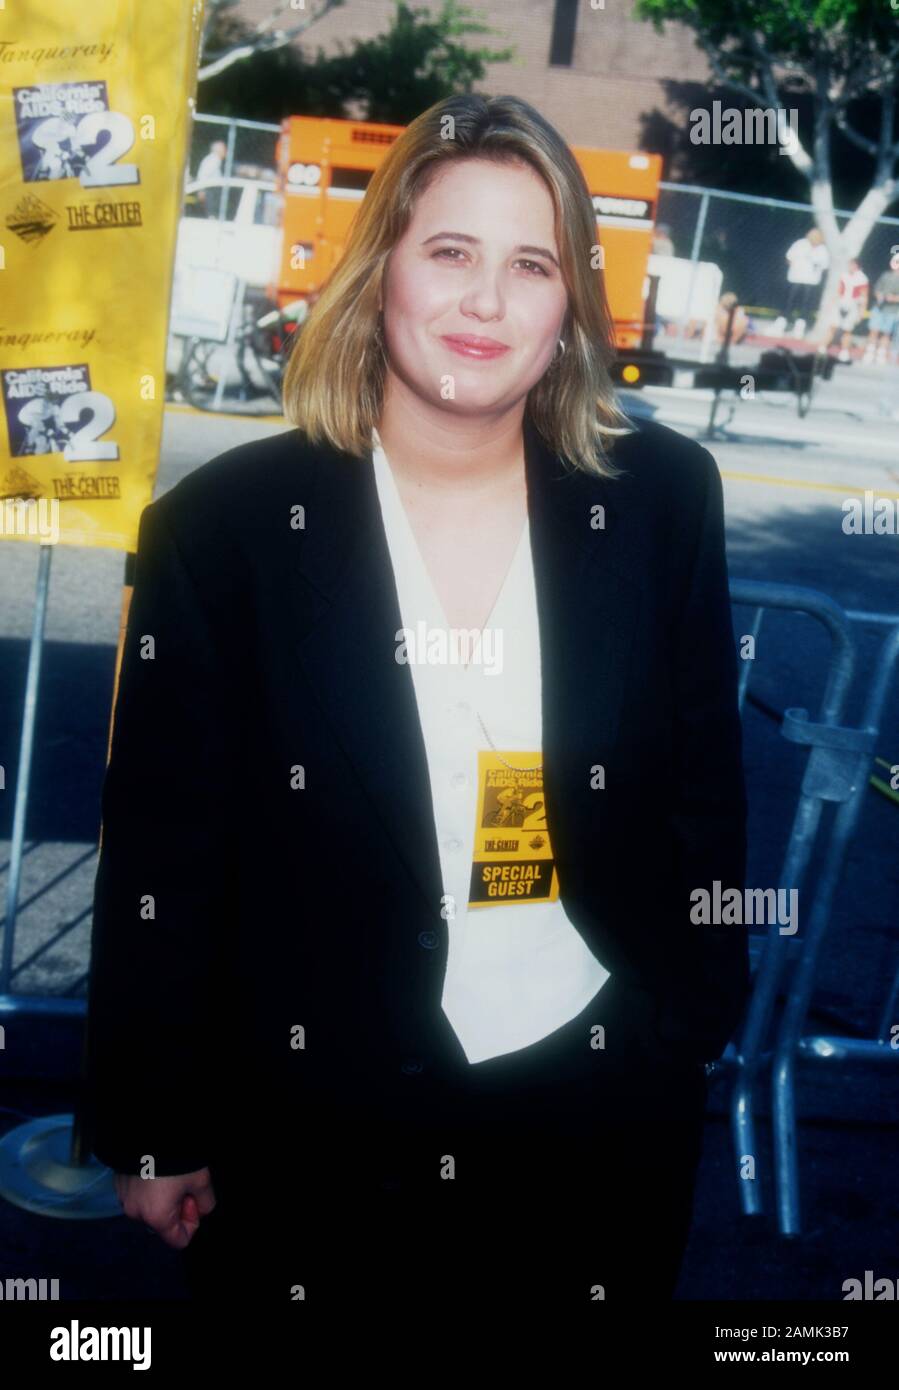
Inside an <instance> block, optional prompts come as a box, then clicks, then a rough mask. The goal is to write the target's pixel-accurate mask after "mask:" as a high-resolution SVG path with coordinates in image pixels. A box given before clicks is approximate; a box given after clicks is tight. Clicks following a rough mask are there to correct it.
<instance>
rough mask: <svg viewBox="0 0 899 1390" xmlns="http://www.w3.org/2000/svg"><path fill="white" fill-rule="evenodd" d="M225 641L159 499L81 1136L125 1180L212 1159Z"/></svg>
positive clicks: (94, 942)
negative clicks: (209, 1117)
mask: <svg viewBox="0 0 899 1390" xmlns="http://www.w3.org/2000/svg"><path fill="white" fill-rule="evenodd" d="M166 500H167V499H163V501H166ZM222 645H223V644H222V641H221V639H220V640H219V641H218V642H217V641H216V638H215V636H214V627H213V623H212V621H211V620H210V616H209V611H208V605H207V607H206V608H204V603H203V599H202V597H201V594H200V592H199V590H198V587H197V584H196V582H195V580H194V579H193V578H192V576H191V574H190V573H189V571H188V568H187V566H186V564H185V561H184V558H183V556H182V554H181V552H180V551H179V547H178V545H177V544H176V542H175V539H174V536H173V534H172V530H171V528H170V525H169V524H168V523H167V521H166V513H165V509H164V506H163V505H162V503H161V502H160V501H157V502H155V503H151V504H150V505H149V506H148V507H147V508H145V510H144V512H143V513H142V516H141V520H140V526H139V533H138V548H137V560H136V567H135V580H134V588H133V592H132V598H131V605H130V611H129V618H128V624H127V632H126V637H125V643H124V648H123V654H122V665H121V671H120V677H119V688H118V696H117V699H116V704H115V713H114V719H113V732H112V740H111V747H110V756H109V761H108V764H107V769H106V775H105V780H104V783H103V793H102V829H101V848H100V857H99V862H98V866H97V876H96V881H95V889H94V915H93V926H92V936H91V973H90V979H89V987H88V1019H87V1046H86V1069H85V1082H86V1085H85V1100H86V1117H87V1126H88V1140H89V1142H90V1143H91V1146H92V1149H93V1152H94V1153H95V1154H96V1156H97V1157H98V1158H99V1159H100V1160H101V1162H103V1163H106V1164H108V1165H109V1166H110V1167H112V1168H114V1169H115V1170H116V1171H117V1172H122V1173H137V1172H138V1171H139V1169H140V1168H141V1164H142V1160H143V1159H144V1157H145V1156H146V1155H152V1157H153V1159H154V1160H155V1172H156V1175H157V1176H167V1175H172V1174H175V1173H184V1172H192V1171H194V1170H195V1169H197V1168H202V1167H205V1166H206V1165H207V1160H208V1153H207V1135H206V1129H205V1110H206V1098H207V1092H208V1082H209V1078H210V1075H211V1072H210V1059H209V1057H208V1056H207V1053H208V1051H209V1049H210V1045H211V1044H210V1037H211V1033H212V1031H213V1028H214V1013H213V1004H214V1000H213V998H212V997H211V996H212V994H213V989H212V984H211V980H212V964H213V961H214V958H215V957H214V953H215V950H216V941H217V939H220V937H221V932H222V928H223V925H224V923H225V921H226V913H227V897H228V887H229V885H228V882H227V865H228V864H229V863H230V862H232V857H231V854H230V853H229V850H228V848H227V846H226V837H227V834H228V820H229V787H228V767H229V756H228V748H227V723H226V720H225V715H224V708H225V707H226V696H227V691H228V672H227V670H226V666H225V660H224V656H223V652H222ZM231 751H232V753H233V749H232V750H231ZM232 824H233V822H232Z"/></svg>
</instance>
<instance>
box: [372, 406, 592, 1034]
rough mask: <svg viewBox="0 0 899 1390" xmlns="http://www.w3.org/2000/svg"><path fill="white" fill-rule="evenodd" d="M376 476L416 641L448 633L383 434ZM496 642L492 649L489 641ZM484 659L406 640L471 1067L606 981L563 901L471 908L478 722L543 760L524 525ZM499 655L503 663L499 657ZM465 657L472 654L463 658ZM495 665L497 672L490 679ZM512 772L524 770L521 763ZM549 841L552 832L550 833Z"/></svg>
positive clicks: (451, 1007)
mask: <svg viewBox="0 0 899 1390" xmlns="http://www.w3.org/2000/svg"><path fill="white" fill-rule="evenodd" d="M373 451H374V469H375V479H376V482H377V489H378V497H379V500H380V504H381V515H382V518H383V522H384V530H385V533H386V536H387V543H388V546H389V549H390V558H391V561H392V564H393V572H394V577H395V580H396V587H397V595H398V598H399V604H400V612H401V615H402V624H403V627H404V628H405V629H406V630H407V632H410V633H412V634H416V633H419V634H420V633H421V632H422V627H421V626H419V625H422V624H423V625H424V629H425V630H426V631H435V630H438V629H439V630H442V631H443V632H444V633H445V632H447V631H448V624H447V621H446V617H445V615H444V613H443V609H442V605H441V603H440V600H439V599H438V597H437V594H436V591H435V589H434V586H433V583H432V582H431V578H430V575H429V574H428V571H427V569H426V567H425V563H424V560H423V559H422V555H421V551H420V549H419V546H418V542H417V540H416V538H415V533H414V532H413V530H412V526H411V523H410V521H409V518H408V516H407V514H406V509H405V507H404V505H403V502H402V499H401V498H400V495H399V491H398V489H397V485H396V480H395V479H394V476H393V472H392V470H391V467H390V464H389V462H388V460H387V457H386V455H385V453H384V450H383V448H382V447H381V445H380V440H379V438H378V435H377V432H375V435H374V439H373ZM491 633H492V634H495V635H497V636H501V639H502V646H501V648H500V647H499V646H498V645H497V646H496V648H495V649H494V648H492V647H491V644H490V642H489V641H487V640H486V639H487V638H488V637H489V636H490V634H491ZM484 638H485V640H484V642H483V644H482V647H481V651H480V653H479V655H480V658H481V659H480V660H479V661H475V660H472V661H471V664H469V665H468V666H463V665H462V664H458V662H457V663H456V664H454V663H453V660H452V655H453V649H452V647H450V648H449V657H450V659H449V660H448V661H446V662H444V663H443V664H433V665H432V664H429V663H428V662H427V661H423V660H422V659H421V657H422V655H423V649H422V645H421V643H420V642H419V643H418V644H417V646H416V645H415V644H414V643H410V644H409V648H408V654H411V655H413V656H414V657H415V658H416V659H414V660H411V661H410V666H411V671H412V677H413V681H414V685H415V695H416V700H417V703H418V714H419V718H420V721H421V728H422V735H423V738H424V743H425V749H426V752H427V760H428V771H429V774H430V781H431V796H432V800H433V807H434V820H435V825H436V829H437V841H438V846H439V850H440V866H441V871H442V875H443V889H444V895H445V901H446V900H449V901H451V903H452V905H453V909H454V911H453V915H449V916H448V917H447V928H448V931H449V955H448V960H447V969H446V976H445V980H444V986H443V999H442V1004H443V1010H444V1013H445V1014H446V1016H447V1018H448V1020H449V1022H450V1024H451V1025H452V1027H453V1030H454V1031H455V1033H456V1035H457V1037H458V1038H459V1041H460V1043H461V1044H462V1047H463V1049H464V1051H465V1054H466V1056H467V1057H468V1060H469V1062H481V1061H485V1060H486V1059H487V1058H489V1057H496V1056H501V1055H502V1054H503V1053H506V1052H515V1051H517V1050H518V1049H519V1048H522V1047H526V1046H527V1045H528V1044H529V1043H533V1042H537V1041H538V1040H539V1039H540V1038H544V1037H546V1036H547V1034H549V1033H552V1032H553V1031H554V1030H555V1029H556V1028H560V1027H561V1026H562V1024H563V1023H567V1022H568V1021H569V1019H572V1018H574V1017H575V1015H576V1014H578V1013H580V1011H581V1010H582V1009H583V1008H585V1007H586V1005H587V1004H588V1003H589V1001H590V1000H591V999H592V998H593V996H594V995H595V994H596V993H597V992H598V991H599V990H600V989H601V988H602V986H603V985H604V984H605V982H606V980H607V979H609V977H610V976H609V971H608V970H606V968H605V967H604V966H603V965H602V964H601V963H600V962H599V961H598V960H597V959H596V957H595V956H594V955H593V954H592V952H591V951H590V950H589V949H588V947H587V945H586V943H585V942H584V940H583V938H582V937H581V935H580V933H579V932H577V931H576V930H575V928H574V926H572V924H571V922H570V921H569V919H568V917H567V915H566V913H565V910H564V908H563V906H562V903H561V900H560V899H557V900H556V901H554V902H511V901H510V902H508V903H503V904H497V905H490V906H478V907H476V908H473V909H472V910H471V911H469V910H468V897H469V885H470V879H471V865H472V856H473V849H474V832H475V816H476V813H477V792H478V788H477V769H478V750H479V749H489V747H490V745H489V742H488V740H487V739H486V738H485V737H484V733H483V730H482V728H481V724H480V722H479V720H478V715H479V714H480V717H481V720H483V723H484V725H485V727H486V729H487V732H488V733H489V735H490V738H491V739H492V741H493V744H494V746H495V748H496V749H498V750H499V751H500V752H501V753H502V754H503V756H504V757H506V758H508V752H507V750H516V749H517V750H522V751H524V752H534V751H536V752H537V753H538V756H537V758H535V759H534V760H533V762H534V763H539V762H540V761H541V759H542V753H541V746H542V727H541V680H540V634H539V626H538V619H537V597H536V592H535V587H534V570H533V562H532V558H531V537H530V527H529V525H528V524H527V521H525V524H524V526H523V527H522V533H521V538H520V540H519V542H518V546H517V549H516V551H515V556H514V559H513V560H512V563H511V566H510V568H509V571H508V573H507V574H506V577H505V580H504V582H503V587H502V589H501V591H500V594H499V596H498V598H497V600H496V603H495V604H494V607H493V610H492V612H491V614H490V616H489V618H488V620H487V623H486V624H485V628H484ZM500 654H501V662H500V661H499V660H498V659H497V658H498V657H499V656H500ZM462 660H465V655H464V654H463V655H462ZM491 664H492V665H493V666H494V667H495V668H497V670H496V671H494V672H493V673H491V669H490V668H491ZM510 761H513V765H514V766H516V767H517V766H527V765H530V764H531V760H530V759H528V758H525V759H524V760H523V761H522V762H521V763H518V762H514V760H513V759H510ZM547 829H548V832H549V837H550V841H551V840H552V833H553V827H552V824H551V823H549V824H548V826H547Z"/></svg>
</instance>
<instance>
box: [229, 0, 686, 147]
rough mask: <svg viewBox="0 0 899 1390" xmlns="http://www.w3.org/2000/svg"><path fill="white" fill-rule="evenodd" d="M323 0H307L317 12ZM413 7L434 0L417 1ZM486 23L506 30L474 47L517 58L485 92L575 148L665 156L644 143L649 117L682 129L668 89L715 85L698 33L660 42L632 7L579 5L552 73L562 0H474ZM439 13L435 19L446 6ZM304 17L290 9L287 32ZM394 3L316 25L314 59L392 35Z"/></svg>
mask: <svg viewBox="0 0 899 1390" xmlns="http://www.w3.org/2000/svg"><path fill="white" fill-rule="evenodd" d="M314 3H315V0H308V7H309V9H310V10H311V9H312V7H313V5H314ZM410 3H411V4H412V6H413V8H418V7H419V6H422V7H427V0H410ZM469 3H470V4H471V8H473V9H475V10H476V11H477V13H478V16H479V17H482V18H483V20H484V22H485V23H487V24H490V25H491V26H492V27H493V28H495V29H497V30H499V31H500V32H499V33H497V34H494V35H483V36H473V38H472V40H471V42H472V43H473V44H474V45H475V46H478V45H481V44H483V46H484V47H488V48H492V47H495V48H501V47H508V46H514V48H515V49H516V57H515V58H514V59H513V60H512V61H511V62H508V63H496V64H493V65H491V66H490V67H489V68H488V69H487V74H486V76H485V78H484V80H483V82H481V83H480V84H479V90H480V91H483V92H486V93H490V94H497V93H509V94H511V95H515V96H521V97H524V98H525V99H526V100H528V101H530V102H532V103H533V104H534V105H535V106H536V107H537V108H538V110H539V111H541V112H542V113H543V115H544V116H546V117H547V119H548V120H550V121H552V123H553V124H554V125H555V126H557V127H558V129H559V130H560V131H561V133H562V134H563V135H564V137H565V138H566V140H568V142H569V143H570V144H573V145H597V146H602V147H605V148H607V149H640V148H658V147H659V142H658V141H656V142H655V144H654V143H653V141H652V139H650V140H649V141H648V142H647V141H644V139H643V125H642V121H641V117H646V116H649V115H650V114H652V113H653V112H657V113H661V115H662V116H664V117H667V118H668V119H669V120H673V121H676V122H677V124H678V125H679V126H683V125H684V124H685V122H686V116H685V114H684V112H683V111H679V110H678V109H677V108H676V107H674V106H672V105H670V104H669V102H668V99H667V97H666V94H665V89H664V86H663V83H664V81H665V80H666V79H670V80H673V81H676V82H678V83H691V82H692V83H699V84H703V85H705V84H707V83H708V80H709V68H708V64H707V62H706V59H705V55H704V54H703V53H702V51H701V50H700V49H699V48H698V47H697V46H696V42H695V39H694V37H693V35H692V33H691V32H690V31H689V30H688V29H686V28H685V27H684V26H682V25H677V24H670V25H667V26H666V29H665V32H664V34H661V35H660V34H657V33H656V31H655V30H654V29H653V28H652V26H651V25H649V24H646V23H643V22H641V21H638V20H635V19H634V18H633V9H634V5H633V0H606V7H605V9H596V10H594V9H593V8H591V5H590V3H589V0H578V3H577V20H576V29H575V40H574V49H573V54H572V62H571V65H570V66H566V67H559V66H550V63H549V55H550V46H551V39H552V32H553V16H554V11H555V4H556V0H481V3H478V0H469ZM273 8H274V3H273V0H241V3H240V4H239V5H238V6H236V7H235V10H234V14H235V15H236V16H238V17H240V18H242V19H244V20H246V21H247V22H258V21H259V20H260V19H263V18H265V17H266V16H268V15H270V14H271V13H272V10H273ZM430 8H431V9H432V10H433V11H434V12H435V13H436V12H437V11H438V10H439V8H440V4H439V0H432V3H431V5H430ZM300 13H301V12H298V11H291V10H286V11H284V14H283V16H282V18H281V21H280V22H281V24H282V26H283V27H285V28H286V27H288V25H289V24H290V22H291V20H292V19H293V18H294V16H295V15H297V16H298V15H299V14H300ZM393 13H394V5H393V2H392V0H346V3H345V4H344V5H343V6H342V7H341V8H339V9H336V10H334V11H332V12H331V13H330V14H327V15H326V16H325V17H324V19H322V20H321V21H319V22H318V23H317V24H315V25H314V26H313V27H312V28H311V29H310V30H309V33H308V38H306V39H305V40H300V42H302V43H303V46H304V47H305V48H306V49H307V51H311V52H315V50H316V49H317V48H318V47H321V48H323V49H324V50H325V52H331V51H333V50H334V49H335V48H336V47H337V45H338V43H339V42H340V41H341V40H342V41H343V42H344V43H349V42H350V41H351V40H352V39H356V38H360V39H366V38H373V37H374V36H375V35H376V34H379V33H383V32H384V30H385V29H387V28H388V27H389V24H390V20H391V16H392V15H393Z"/></svg>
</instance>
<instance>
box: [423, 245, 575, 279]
mask: <svg viewBox="0 0 899 1390" xmlns="http://www.w3.org/2000/svg"><path fill="white" fill-rule="evenodd" d="M438 256H448V257H450V258H451V263H452V262H455V264H456V265H458V264H459V262H458V260H456V257H457V256H462V257H463V258H464V252H463V251H460V250H459V247H458V246H442V247H441V248H440V250H439V251H435V252H434V256H433V259H434V260H436V259H437V257H438ZM516 264H517V265H523V266H526V267H527V273H528V275H534V274H536V275H543V276H546V275H547V274H548V271H547V269H546V267H545V266H542V265H541V264H540V262H539V261H528V260H519V261H517V262H516Z"/></svg>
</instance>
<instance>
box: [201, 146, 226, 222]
mask: <svg viewBox="0 0 899 1390" xmlns="http://www.w3.org/2000/svg"><path fill="white" fill-rule="evenodd" d="M227 153H228V146H227V145H226V143H225V141H224V140H213V142H212V144H211V145H210V146H209V150H208V152H207V153H206V154H204V156H203V158H202V159H201V160H200V165H199V168H198V169H197V177H196V182H197V183H203V182H204V181H210V182H211V181H212V180H214V179H220V178H221V176H222V170H223V168H224V165H225V156H226V155H227ZM222 196H223V195H222ZM197 201H198V202H199V204H200V206H201V208H202V209H203V211H204V212H205V214H206V216H207V217H209V216H212V215H214V214H217V212H218V208H214V209H211V208H210V204H209V199H208V198H207V196H206V190H205V188H198V189H197Z"/></svg>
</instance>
